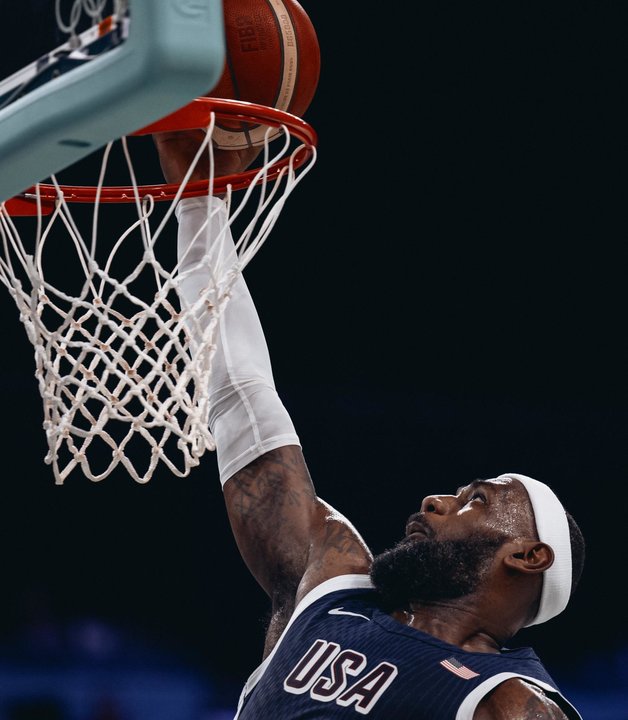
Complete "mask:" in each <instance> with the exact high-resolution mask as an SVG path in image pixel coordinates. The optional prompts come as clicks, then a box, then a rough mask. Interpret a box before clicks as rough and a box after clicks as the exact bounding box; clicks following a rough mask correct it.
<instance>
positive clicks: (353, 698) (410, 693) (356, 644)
mask: <svg viewBox="0 0 628 720" xmlns="http://www.w3.org/2000/svg"><path fill="white" fill-rule="evenodd" d="M513 677H519V678H524V679H526V680H528V681H529V682H532V683H534V684H536V685H537V686H539V687H541V688H542V689H543V690H544V691H545V692H546V693H547V694H548V695H549V696H550V697H552V698H553V699H554V700H555V701H556V702H557V703H558V704H559V705H561V707H562V708H563V710H564V712H565V713H566V714H567V716H568V717H570V718H575V719H578V718H580V715H579V714H578V712H577V711H576V710H575V708H573V707H572V706H571V705H570V704H569V703H568V702H567V701H566V700H565V699H564V698H563V696H562V695H561V694H560V691H559V689H558V687H557V686H556V683H555V682H554V681H553V680H552V678H551V677H550V675H549V673H548V672H547V670H546V669H545V668H544V667H543V665H542V664H541V661H540V660H539V658H538V657H537V656H536V654H535V653H534V651H533V650H531V649H530V648H518V649H515V650H503V651H502V652H501V653H481V652H465V651H464V650H461V649H460V648H459V647H457V646H455V645H450V644H448V643H446V642H443V641H442V640H439V639H438V638H435V637H433V636H431V635H428V634H426V633H423V632H420V631H419V630H415V629H414V628H411V627H407V626H405V625H402V624H401V623H399V622H397V621H396V620H394V619H393V618H392V617H390V616H389V615H388V614H386V613H385V612H383V611H382V610H381V609H380V608H379V607H378V605H377V600H376V595H375V592H374V591H373V590H372V589H371V585H370V580H369V578H368V576H366V575H343V576H340V577H337V578H333V579H332V580H328V581H327V582H325V583H323V584H322V585H320V586H319V587H317V588H315V589H314V590H313V591H312V592H310V593H309V594H308V595H307V596H306V597H305V598H304V599H303V600H302V601H301V602H300V603H299V605H298V606H297V608H296V610H295V612H294V614H293V616H292V617H291V619H290V622H289V624H288V626H287V627H286V629H285V630H284V632H283V634H282V636H281V638H280V639H279V642H278V643H277V645H276V646H275V648H274V649H273V651H272V653H271V654H270V655H269V656H268V657H267V658H266V660H265V661H264V662H263V663H262V664H261V665H260V666H259V667H258V668H257V670H256V671H255V672H254V673H253V674H252V675H251V677H250V678H249V680H248V681H247V683H246V686H245V688H244V690H243V691H242V696H241V698H240V707H239V709H238V713H237V715H236V718H237V720H265V718H270V719H272V720H309V719H314V718H316V719H317V720H318V719H320V720H323V719H324V718H325V719H326V718H338V719H340V718H343V719H344V720H346V719H347V718H357V717H359V716H360V715H368V716H369V717H370V718H373V720H375V719H378V720H379V719H380V718H381V719H382V720H393V719H394V720H405V719H406V718H407V719H408V720H472V718H473V713H474V712H475V709H476V708H477V705H478V703H479V702H480V701H481V700H482V698H483V697H484V696H485V695H486V694H487V693H488V692H490V691H491V690H492V689H493V688H495V687H496V686H497V685H499V684H500V683H502V682H504V680H508V679H509V678H513ZM580 720H581V718H580Z"/></svg>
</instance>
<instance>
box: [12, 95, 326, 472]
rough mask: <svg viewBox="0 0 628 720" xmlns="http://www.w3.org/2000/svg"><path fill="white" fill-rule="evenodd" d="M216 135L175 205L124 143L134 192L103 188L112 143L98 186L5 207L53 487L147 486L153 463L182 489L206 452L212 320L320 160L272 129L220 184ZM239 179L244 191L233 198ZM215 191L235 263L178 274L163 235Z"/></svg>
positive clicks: (33, 193)
mask: <svg viewBox="0 0 628 720" xmlns="http://www.w3.org/2000/svg"><path fill="white" fill-rule="evenodd" d="M231 105H233V106H236V105H237V103H235V102H234V103H231ZM242 105H243V106H245V105H247V104H246V103H242ZM215 126H216V114H215V113H214V112H212V113H211V116H210V122H209V126H208V127H207V133H206V137H205V141H204V142H203V144H202V146H201V147H200V148H199V151H198V154H197V156H196V160H198V159H199V158H201V156H202V155H203V154H207V156H208V157H209V166H210V174H209V181H208V183H206V184H205V187H204V188H203V189H200V190H199V189H197V188H196V185H197V184H190V183H189V178H190V176H191V173H192V170H193V167H194V165H195V164H196V160H195V162H194V163H193V165H192V166H191V167H190V169H189V171H188V173H187V176H186V177H185V179H184V180H183V182H182V184H181V185H180V186H179V187H177V188H176V192H175V191H174V190H173V192H174V195H173V196H172V197H170V196H169V195H168V193H166V192H163V191H160V190H159V189H158V188H159V186H150V187H151V192H147V190H146V187H142V186H140V185H139V184H138V182H137V180H136V173H135V169H134V165H133V162H132V159H131V152H130V149H129V142H128V139H127V138H121V139H120V140H119V141H116V143H119V144H120V146H121V149H122V152H123V156H124V159H125V163H126V167H127V168H128V173H129V176H130V178H131V184H130V188H131V189H130V190H128V189H125V190H124V191H120V190H119V189H116V188H107V187H106V186H105V184H104V179H105V176H106V172H107V167H108V163H109V158H110V155H111V152H112V149H113V147H114V145H115V144H116V143H111V144H110V145H108V146H107V148H106V149H105V150H104V153H103V159H102V165H101V170H100V176H99V180H98V184H97V186H95V187H94V188H91V189H90V188H74V189H73V188H68V187H67V186H62V185H61V184H60V183H59V182H58V181H57V179H56V178H55V177H53V178H51V183H50V184H49V185H43V184H39V185H37V186H34V187H33V188H31V189H30V191H29V192H27V193H25V194H23V196H22V197H21V198H19V199H14V200H13V201H11V202H7V203H2V204H1V205H0V240H1V242H2V252H1V253H0V279H1V280H2V282H3V283H4V285H5V286H6V288H7V289H8V291H9V293H10V294H11V297H12V298H13V300H14V301H15V304H16V305H17V308H18V310H19V314H20V320H21V322H22V323H23V325H24V327H25V329H26V333H27V336H28V339H29V340H30V342H31V343H32V345H33V347H34V354H35V366H36V368H35V376H36V378H37V381H38V385H39V392H40V394H41V397H42V399H43V410H44V423H43V426H44V430H45V434H46V439H47V443H48V453H47V455H46V457H45V462H46V463H47V464H50V465H52V468H53V472H54V477H55V482H56V484H63V482H64V481H65V479H66V478H67V477H68V475H69V474H70V473H71V472H72V471H73V470H75V469H77V468H79V469H80V470H81V471H82V472H83V474H84V475H85V476H86V477H87V478H89V479H90V480H93V481H100V480H102V479H104V478H106V477H108V476H109V475H110V474H111V473H112V472H113V471H114V470H116V468H117V467H118V466H119V465H121V466H123V468H124V469H125V470H126V471H127V472H128V474H129V475H130V476H131V477H132V478H133V479H134V480H136V481H137V482H140V483H145V482H148V481H149V480H150V479H151V477H152V476H153V474H154V472H155V470H156V468H157V467H158V466H159V464H160V463H163V464H164V465H165V466H166V467H167V468H168V470H169V471H170V472H171V473H173V474H174V475H175V476H177V477H184V476H187V475H188V474H189V472H190V470H191V468H193V467H195V466H197V465H198V464H199V460H200V458H201V456H202V455H203V454H204V453H205V452H206V451H212V450H214V449H215V444H214V439H213V437H212V435H211V433H210V431H209V428H208V413H209V405H208V379H209V375H210V373H211V367H212V356H213V353H214V350H215V335H216V329H217V324H218V319H219V317H220V315H221V313H222V312H223V311H224V309H225V306H226V305H227V303H228V301H229V293H230V289H231V288H232V286H233V283H234V282H235V280H236V279H237V277H238V276H239V274H240V273H241V272H242V270H243V269H244V268H245V267H246V266H247V265H248V263H249V262H250V261H251V260H252V258H253V257H254V256H255V254H256V253H257V252H258V251H259V249H260V247H261V246H262V245H263V243H264V242H265V241H266V240H267V239H268V236H269V234H270V232H271V230H272V229H273V227H274V225H275V223H276V221H277V219H278V217H279V214H280V213H281V210H282V208H283V205H284V202H285V200H286V198H287V197H288V196H289V195H290V194H291V193H292V191H293V190H294V188H295V187H296V185H297V184H298V182H299V181H300V180H301V179H302V178H303V177H304V175H305V174H306V173H307V172H308V171H309V170H310V169H311V167H312V166H313V164H314V162H315V159H316V154H315V150H314V147H309V148H308V153H307V157H308V159H307V160H306V161H305V162H304V161H303V157H304V156H303V148H304V145H303V144H301V145H299V146H298V147H297V148H294V147H293V145H294V143H293V140H294V138H293V137H292V136H291V132H290V130H289V129H288V127H286V126H285V125H284V126H282V136H281V138H280V139H279V140H277V139H275V140H273V141H272V143H271V142H270V141H269V140H268V137H269V135H270V131H271V130H273V128H271V127H270V126H269V132H268V133H267V136H266V141H265V142H264V146H263V148H262V150H261V154H260V156H259V157H260V160H259V163H260V166H259V167H258V168H256V169H252V170H249V171H247V173H245V174H243V175H242V176H232V177H231V178H222V179H221V178H217V177H215V176H214V163H213V146H212V143H211V138H212V133H213V131H214V127H215ZM273 132H274V130H273ZM138 134H141V133H138ZM245 176H248V180H247V181H246V183H244V184H243V187H242V189H241V190H238V191H234V187H236V186H238V181H239V180H241V178H242V177H245ZM219 186H220V189H221V194H222V195H223V197H224V202H225V203H226V207H227V209H228V223H227V227H225V228H223V229H222V230H221V232H225V233H226V232H230V233H231V235H232V236H233V240H234V242H235V247H236V254H235V257H234V260H233V262H232V264H231V265H229V266H225V267H222V268H220V269H219V271H217V269H216V268H212V267H209V264H208V258H207V257H203V258H202V259H201V260H200V261H198V262H197V263H196V264H195V265H193V267H188V266H189V263H187V264H186V267H185V272H181V271H180V265H181V263H182V261H181V260H178V259H177V257H176V245H177V241H176V230H175V231H174V232H173V231H172V230H171V228H172V226H173V225H174V223H175V222H176V221H174V220H173V214H174V211H175V207H176V205H177V203H178V202H179V200H180V199H181V198H182V197H184V196H189V195H190V194H191V195H197V196H198V195H202V194H205V195H210V196H211V195H213V194H217V192H216V189H217V188H218V187H219ZM164 187H166V188H167V187H169V186H164ZM88 190H89V191H90V192H88V193H86V196H85V197H83V196H82V195H81V193H82V192H84V191H88ZM70 200H74V201H76V202H82V203H86V202H87V203H90V204H89V205H85V204H83V205H82V206H80V207H81V209H83V210H88V211H91V212H90V213H89V216H88V221H87V223H86V224H87V229H84V228H83V227H81V224H80V222H79V219H77V217H76V215H77V214H80V213H79V211H78V210H73V209H72V208H71V207H70ZM163 200H166V201H167V202H163V203H161V202H160V201H163ZM109 202H112V203H116V207H118V208H120V205H118V204H117V203H121V202H124V203H126V205H125V207H127V208H131V210H130V212H131V213H132V217H131V220H130V222H129V223H128V226H127V225H125V227H124V229H122V231H121V232H120V233H119V234H118V235H117V237H116V235H114V236H111V234H110V233H108V232H106V231H105V232H103V228H106V227H110V223H111V221H110V220H107V221H106V222H105V221H104V220H103V219H102V218H101V214H102V212H103V208H104V207H105V204H106V203H109ZM20 203H21V205H20ZM91 203H93V208H92V206H91ZM24 204H30V205H31V207H32V209H31V210H30V212H31V213H32V214H33V215H34V218H31V219H29V220H26V219H20V218H15V217H13V216H12V214H11V213H13V214H15V212H16V208H17V211H18V212H20V208H22V209H23V206H24ZM74 207H76V206H74ZM108 207H111V206H110V205H109V206H108ZM164 208H165V209H164ZM116 212H117V213H119V212H120V210H119V209H118V210H117V211H116ZM22 214H23V213H22ZM84 224H85V223H84ZM113 224H114V225H115V222H114V223H113ZM33 225H34V226H35V227H33ZM208 226H209V227H211V223H210V224H209V225H206V227H205V228H204V229H203V232H205V231H206V230H207V227H208ZM61 238H62V239H61ZM220 240H221V238H217V239H216V241H217V242H220ZM210 242H214V239H212V240H211V241H210ZM198 272H202V273H204V276H206V277H207V287H206V288H205V289H204V291H203V292H202V294H201V296H200V297H199V298H198V300H197V301H196V302H195V303H194V304H193V305H191V306H185V304H182V301H181V297H180V295H179V287H180V285H181V283H182V282H183V281H184V280H185V278H186V277H188V276H189V275H190V274H192V273H198Z"/></svg>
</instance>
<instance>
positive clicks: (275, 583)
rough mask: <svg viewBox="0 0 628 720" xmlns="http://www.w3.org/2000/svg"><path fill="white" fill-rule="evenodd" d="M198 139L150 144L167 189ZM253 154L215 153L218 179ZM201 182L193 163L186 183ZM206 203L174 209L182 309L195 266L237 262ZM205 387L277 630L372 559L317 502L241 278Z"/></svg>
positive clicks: (193, 284) (197, 277)
mask: <svg viewBox="0 0 628 720" xmlns="http://www.w3.org/2000/svg"><path fill="white" fill-rule="evenodd" d="M202 137H203V136H202V134H200V133H185V134H182V133H167V134H160V135H157V136H155V142H156V145H157V148H158V151H159V156H160V161H161V166H162V170H163V172H164V175H165V177H166V180H167V181H169V182H174V183H176V182H179V181H181V180H182V178H183V176H184V175H185V173H186V172H187V170H188V168H189V167H190V164H191V162H192V159H193V158H194V154H195V152H196V149H197V148H198V144H199V142H200V141H201V140H202ZM256 154H257V153H256V151H245V152H243V153H233V152H231V151H223V152H220V151H216V152H215V156H214V166H215V169H216V172H217V174H229V173H232V172H234V171H237V170H242V169H244V168H245V167H246V166H248V165H249V164H250V163H251V162H252V161H253V159H254V157H255V155H256ZM206 175H207V167H204V166H203V164H202V163H200V164H199V165H198V166H197V167H196V169H195V171H194V174H193V175H192V180H199V179H203V178H204V177H206ZM212 202H213V203H214V204H213V205H212ZM204 203H205V204H204ZM209 203H210V206H209V207H210V212H209V213H208V205H207V199H205V200H201V199H192V200H191V201H188V200H186V201H184V202H183V203H181V205H180V206H179V208H178V209H177V217H178V219H179V241H178V243H179V247H178V252H179V257H180V259H181V263H182V265H181V268H180V273H181V274H182V277H183V278H184V279H183V281H182V282H181V288H180V292H181V294H182V300H183V302H186V303H193V302H194V301H195V299H196V298H198V297H199V292H202V290H203V288H204V287H206V286H207V277H205V276H203V272H202V270H201V271H200V272H198V273H197V272H195V271H194V267H195V265H194V263H195V261H196V260H197V259H201V258H203V257H204V256H207V257H209V258H210V264H211V265H212V266H213V267H218V266H220V265H222V266H223V267H225V266H228V265H229V263H230V262H232V259H233V256H234V250H233V244H232V241H231V240H230V237H229V238H228V243H218V244H216V243H215V238H217V237H221V238H223V239H224V238H225V237H226V235H227V233H224V232H222V230H223V229H224V224H225V222H226V210H225V208H224V207H223V206H222V205H221V204H220V201H211V200H210V201H209ZM208 215H209V217H210V225H211V226H212V227H211V228H210V230H208V231H206V232H205V236H206V237H207V238H208V239H207V240H206V241H205V240H203V233H200V234H199V232H200V230H201V227H202V225H203V222H206V221H207V218H208ZM212 238H213V239H212ZM199 240H202V242H199ZM204 243H208V244H204ZM209 389H210V428H211V431H212V434H213V435H214V438H215V440H216V451H217V459H218V467H219V471H220V479H221V482H222V483H223V487H224V497H225V502H226V506H227V511H228V514H229V518H230V522H231V526H232V528H233V532H234V536H235V539H236V543H237V545H238V548H239V549H240V552H241V554H242V557H243V559H244V561H245V562H246V564H247V566H248V567H249V568H250V570H251V572H252V574H253V575H254V577H255V578H256V579H257V581H258V582H259V583H260V585H261V586H262V587H263V589H264V590H265V591H266V592H267V594H268V595H269V596H270V598H271V599H272V603H273V617H274V618H275V622H274V625H273V627H274V628H275V630H279V629H280V628H281V625H282V624H283V622H285V620H286V619H287V617H289V614H290V613H291V612H292V608H293V607H294V605H295V603H296V602H298V600H299V599H300V598H301V597H303V595H304V594H306V593H307V592H308V591H309V590H310V589H312V588H313V587H315V586H316V585H318V584H320V583H321V582H323V581H324V580H327V579H329V578H331V577H334V576H336V575H342V574H348V573H366V572H368V570H369V567H370V562H371V554H370V552H369V550H368V548H367V547H366V545H365V543H364V541H363V540H362V539H361V538H360V536H359V535H358V533H357V532H356V530H355V529H354V528H353V527H352V525H351V524H350V523H349V522H348V521H347V520H346V519H345V518H344V517H342V516H341V515H340V514H339V513H337V512H336V511H334V510H333V509H332V508H331V507H329V506H328V505H327V504H326V503H324V502H323V501H322V500H320V499H319V498H318V497H317V496H316V493H315V491H314V487H313V485H312V481H311V479H310V476H309V473H308V470H307V467H306V464H305V461H304V459H303V454H302V452H301V447H300V443H299V438H298V437H297V435H296V433H295V430H294V427H293V425H292V422H291V420H290V417H289V415H288V413H287V411H286V409H285V407H284V406H283V404H282V402H281V401H280V399H279V397H278V395H277V391H276V389H275V385H274V381H273V377H272V369H271V364H270V358H269V355H268V349H267V345H266V341H265V338H264V334H263V331H262V326H261V323H260V321H259V318H258V316H257V312H256V309H255V306H254V304H253V300H252V298H251V296H250V293H249V291H248V288H247V286H246V283H245V281H244V278H243V277H242V276H239V277H238V279H237V281H236V282H235V284H234V286H233V287H232V289H231V293H230V300H229V302H228V304H227V305H226V307H225V310H224V312H223V313H222V314H221V315H220V316H219V324H218V327H217V334H216V352H215V354H214V357H213V360H212V372H211V377H210V379H209ZM271 635H272V633H271Z"/></svg>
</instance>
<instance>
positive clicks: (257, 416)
mask: <svg viewBox="0 0 628 720" xmlns="http://www.w3.org/2000/svg"><path fill="white" fill-rule="evenodd" d="M206 203H207V199H206V198H197V199H194V200H191V201H190V200H186V201H183V203H181V205H180V206H179V209H178V218H179V248H178V251H179V258H180V259H181V270H180V272H181V277H182V282H181V289H180V292H181V294H182V296H183V301H184V302H187V303H188V304H193V303H194V302H196V301H197V299H198V297H199V294H200V293H203V292H205V289H206V288H207V286H208V284H209V281H210V280H211V279H212V278H211V275H212V274H213V276H214V280H216V279H218V278H220V277H223V276H226V275H227V274H228V273H229V272H233V268H234V266H235V263H236V261H237V258H236V255H235V250H234V247H233V241H232V239H231V234H230V232H229V231H228V228H227V227H226V223H227V213H226V209H225V206H224V203H222V201H220V200H217V199H215V198H213V199H211V201H210V213H209V223H208V227H207V228H205V229H203V224H204V223H205V222H206V220H207V217H208V213H207V204H206ZM203 257H206V262H200V263H199V261H200V260H202V258H203ZM192 268H197V269H195V270H193V271H192ZM207 299H208V301H209V302H210V303H214V304H217V303H218V298H217V297H212V296H210V297H208V298H207ZM203 310H204V307H201V308H200V309H199V312H203ZM201 331H202V325H201V327H200V328H199V327H197V328H194V327H193V328H192V334H193V335H194V334H195V333H196V334H197V335H198V334H199V332H201ZM215 346H216V350H215V353H214V356H213V359H212V365H211V373H210V376H209V403H210V418H209V422H210V429H211V431H212V434H213V435H214V439H215V440H216V452H217V457H218V465H219V470H220V477H221V481H222V482H223V484H224V483H225V482H226V481H227V480H228V479H229V478H230V477H231V476H232V475H233V474H235V473H236V472H238V471H239V470H241V469H242V468H243V467H245V466H246V465H247V464H248V463H250V462H252V461H253V460H255V459H256V458H258V457H260V456H261V455H263V454H264V453H266V452H268V451H269V450H273V449H276V448H278V447H283V446H286V445H299V439H298V436H297V434H296V432H295V430H294V426H293V424H292V421H291V419H290V417H289V415H288V413H287V411H286V409H285V408H284V406H283V404H282V402H281V400H280V399H279V397H278V395H277V392H276V389H275V385H274V380H273V374H272V368H271V363H270V357H269V353H268V348H267V345H266V340H265V338H264V333H263V330H262V326H261V323H260V320H259V317H258V315H257V311H256V309H255V305H254V303H253V300H252V298H251V296H250V294H249V291H248V288H247V286H246V283H245V281H244V278H243V277H242V275H241V274H240V273H237V274H236V280H235V282H234V283H233V285H232V287H231V290H230V299H229V301H228V302H227V304H226V305H225V307H224V310H223V311H222V312H221V313H220V314H219V316H218V325H217V328H216V336H215Z"/></svg>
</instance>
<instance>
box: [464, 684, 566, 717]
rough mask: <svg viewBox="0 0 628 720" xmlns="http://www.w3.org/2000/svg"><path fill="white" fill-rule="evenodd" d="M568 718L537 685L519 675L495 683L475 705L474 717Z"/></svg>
mask: <svg viewBox="0 0 628 720" xmlns="http://www.w3.org/2000/svg"><path fill="white" fill-rule="evenodd" d="M538 718H543V719H544V720H568V718H567V715H565V713H564V712H563V711H562V710H561V708H560V707H559V706H558V705H557V704H556V703H555V702H554V701H553V700H552V699H551V698H549V697H548V696H547V695H546V694H545V693H544V692H543V691H542V690H541V689H540V688H539V687H537V686H536V685H532V684H531V683H528V682H526V681H525V680H522V679H520V678H512V679H511V680H506V681H505V682H503V683H501V685H498V686H497V687H496V688H495V690H493V691H492V692H491V693H489V694H488V695H487V696H486V697H485V698H484V699H483V700H482V702H481V703H480V704H479V705H478V707H477V710H476V711H475V713H474V715H473V720H538Z"/></svg>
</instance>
